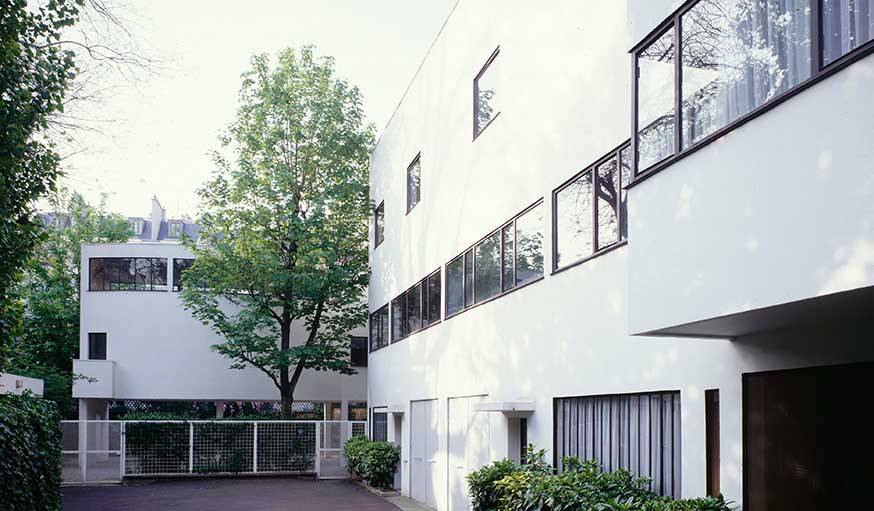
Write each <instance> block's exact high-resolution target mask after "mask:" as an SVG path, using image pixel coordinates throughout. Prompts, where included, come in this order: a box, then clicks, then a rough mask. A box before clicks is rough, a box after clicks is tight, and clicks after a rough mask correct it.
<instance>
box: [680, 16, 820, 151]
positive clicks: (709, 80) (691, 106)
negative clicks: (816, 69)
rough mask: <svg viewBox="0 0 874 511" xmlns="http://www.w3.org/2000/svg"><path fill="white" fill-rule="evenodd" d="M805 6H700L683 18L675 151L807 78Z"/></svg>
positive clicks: (808, 74)
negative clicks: (679, 124) (679, 126)
mask: <svg viewBox="0 0 874 511" xmlns="http://www.w3.org/2000/svg"><path fill="white" fill-rule="evenodd" d="M809 2H810V0H757V1H751V0H701V1H700V2H698V3H697V4H696V5H695V6H694V7H692V9H690V10H689V11H688V12H687V13H686V14H684V15H683V18H682V44H681V46H682V52H681V53H682V65H683V70H682V76H683V103H682V105H683V115H682V118H683V147H688V146H690V145H692V144H694V143H696V142H698V141H699V140H701V139H702V138H704V137H706V136H707V135H709V134H711V133H713V132H714V131H716V130H718V129H719V128H722V127H724V126H727V125H728V124H730V123H731V122H733V121H734V120H736V119H738V118H740V117H742V116H743V115H745V114H747V113H749V112H751V111H752V110H754V109H756V108H757V107H759V106H761V105H763V104H765V103H767V102H768V101H770V100H771V99H773V98H775V97H777V96H779V95H780V94H782V93H784V92H786V91H787V90H789V89H791V88H792V87H794V86H796V85H798V84H799V83H800V82H801V81H803V80H805V79H807V78H808V77H810V9H809V5H808V4H809Z"/></svg>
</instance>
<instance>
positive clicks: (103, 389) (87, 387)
mask: <svg viewBox="0 0 874 511" xmlns="http://www.w3.org/2000/svg"><path fill="white" fill-rule="evenodd" d="M73 374H74V375H76V376H77V377H78V378H77V379H76V380H75V381H74V382H73V397H74V398H100V399H111V398H113V397H115V361H113V360H73Z"/></svg>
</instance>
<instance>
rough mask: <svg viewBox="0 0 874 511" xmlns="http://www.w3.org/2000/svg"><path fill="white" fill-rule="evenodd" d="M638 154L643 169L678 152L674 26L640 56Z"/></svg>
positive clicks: (638, 68)
mask: <svg viewBox="0 0 874 511" xmlns="http://www.w3.org/2000/svg"><path fill="white" fill-rule="evenodd" d="M637 153H638V162H639V163H638V164H639V168H640V170H641V171H642V170H644V169H647V168H649V167H650V166H652V165H653V164H655V163H658V162H660V161H662V160H664V159H665V158H667V157H668V156H670V155H672V154H674V29H673V28H671V29H669V30H668V31H667V32H665V33H664V34H662V36H661V37H659V38H658V39H656V40H655V41H653V42H652V44H650V45H649V46H647V47H646V48H645V49H644V50H643V51H641V52H640V54H639V55H638V56H637Z"/></svg>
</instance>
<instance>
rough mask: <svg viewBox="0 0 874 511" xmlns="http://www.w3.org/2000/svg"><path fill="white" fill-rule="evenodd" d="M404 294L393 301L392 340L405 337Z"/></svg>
mask: <svg viewBox="0 0 874 511" xmlns="http://www.w3.org/2000/svg"><path fill="white" fill-rule="evenodd" d="M404 312H405V311H404V295H401V296H399V297H397V298H395V299H394V300H392V301H391V340H392V342H395V341H399V340H401V339H403V337H404V335H405V334H404Z"/></svg>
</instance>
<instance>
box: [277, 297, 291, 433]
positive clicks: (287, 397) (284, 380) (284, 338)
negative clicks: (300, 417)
mask: <svg viewBox="0 0 874 511" xmlns="http://www.w3.org/2000/svg"><path fill="white" fill-rule="evenodd" d="M285 315H286V313H283V316H285ZM279 335H280V338H279V347H280V349H282V350H283V351H285V350H287V349H288V348H289V346H290V344H291V321H289V320H288V319H287V318H286V317H283V322H282V323H281V325H280V333H279ZM279 396H280V398H281V399H282V406H281V410H282V419H283V420H291V413H292V410H291V405H292V403H294V386H293V385H292V384H291V382H290V381H289V380H288V366H283V367H280V368H279Z"/></svg>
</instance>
